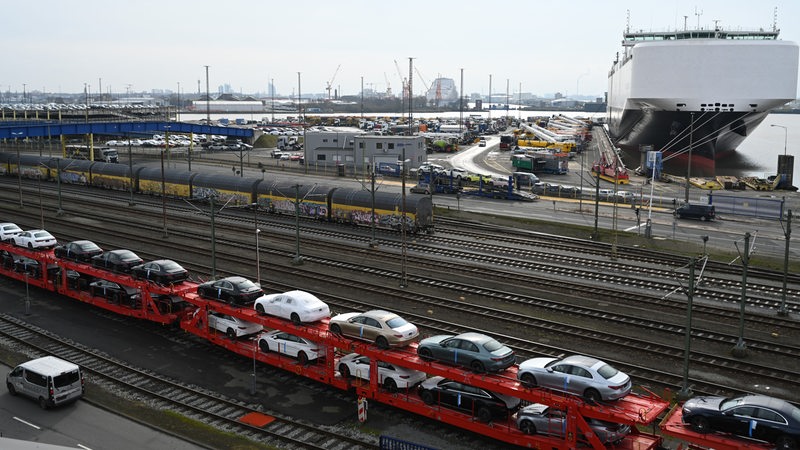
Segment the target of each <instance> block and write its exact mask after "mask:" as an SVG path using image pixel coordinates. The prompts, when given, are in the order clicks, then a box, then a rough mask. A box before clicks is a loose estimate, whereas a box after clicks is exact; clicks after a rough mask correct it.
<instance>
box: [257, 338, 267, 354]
mask: <svg viewBox="0 0 800 450" xmlns="http://www.w3.org/2000/svg"><path fill="white" fill-rule="evenodd" d="M258 348H260V349H261V352H262V353H269V344H268V343H267V341H258Z"/></svg>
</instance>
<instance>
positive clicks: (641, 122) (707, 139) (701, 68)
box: [608, 39, 798, 170]
mask: <svg viewBox="0 0 800 450" xmlns="http://www.w3.org/2000/svg"><path fill="white" fill-rule="evenodd" d="M797 69H798V46H797V44H795V43H793V42H788V41H779V40H774V39H772V40H744V39H740V40H736V39H683V40H662V41H656V42H638V43H636V44H635V45H633V46H629V47H628V49H627V51H626V54H625V55H623V56H622V58H621V60H620V61H618V62H617V63H615V65H614V67H613V69H612V71H611V73H610V74H609V86H608V125H609V134H610V135H611V138H612V139H613V140H614V141H615V143H616V145H617V146H619V147H621V148H623V149H626V150H634V151H638V150H639V149H640V146H652V149H653V150H660V151H664V152H665V153H668V154H676V155H680V154H684V153H686V152H687V151H688V149H689V147H690V146H691V147H692V152H693V155H692V158H693V161H692V165H693V166H694V165H695V160H694V158H695V156H697V157H700V158H706V159H708V160H709V161H710V163H711V167H712V170H713V162H714V160H715V159H716V158H717V157H719V156H721V155H724V154H725V153H726V152H730V151H733V150H735V149H736V147H737V146H738V145H739V144H740V143H741V142H742V141H743V140H744V139H745V138H746V137H747V136H748V135H749V134H750V133H751V132H752V130H753V129H754V128H755V127H756V126H758V124H759V123H761V121H762V120H763V119H764V118H765V117H766V115H767V114H768V113H769V111H770V110H772V109H775V108H778V107H780V106H782V105H785V104H786V103H788V102H790V101H792V100H794V99H795V95H796V92H797ZM690 144H691V145H690ZM698 162H700V161H698Z"/></svg>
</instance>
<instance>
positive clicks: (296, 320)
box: [292, 313, 303, 325]
mask: <svg viewBox="0 0 800 450" xmlns="http://www.w3.org/2000/svg"><path fill="white" fill-rule="evenodd" d="M292 323H293V324H295V325H302V324H303V322H301V321H300V316H298V315H297V313H292Z"/></svg>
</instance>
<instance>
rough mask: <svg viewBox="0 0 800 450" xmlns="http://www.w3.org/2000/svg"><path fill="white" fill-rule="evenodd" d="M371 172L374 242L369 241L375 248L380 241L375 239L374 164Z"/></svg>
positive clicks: (371, 166)
mask: <svg viewBox="0 0 800 450" xmlns="http://www.w3.org/2000/svg"><path fill="white" fill-rule="evenodd" d="M369 172H370V173H369V175H370V183H371V185H372V186H371V187H370V197H372V215H371V217H370V221H371V228H372V240H370V241H369V246H370V247H373V248H375V247H377V246H378V240H377V239H375V166H374V165H373V164H370V167H369Z"/></svg>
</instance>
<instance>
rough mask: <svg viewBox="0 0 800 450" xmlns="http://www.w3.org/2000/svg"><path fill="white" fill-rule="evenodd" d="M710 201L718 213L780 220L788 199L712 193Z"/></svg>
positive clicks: (709, 197)
mask: <svg viewBox="0 0 800 450" xmlns="http://www.w3.org/2000/svg"><path fill="white" fill-rule="evenodd" d="M708 202H709V203H710V204H712V205H714V209H715V211H716V213H717V214H734V215H737V216H745V217H758V218H761V219H776V220H780V219H782V218H783V213H784V208H785V204H786V199H784V198H764V197H739V196H734V195H720V194H710V195H709V196H708Z"/></svg>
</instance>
